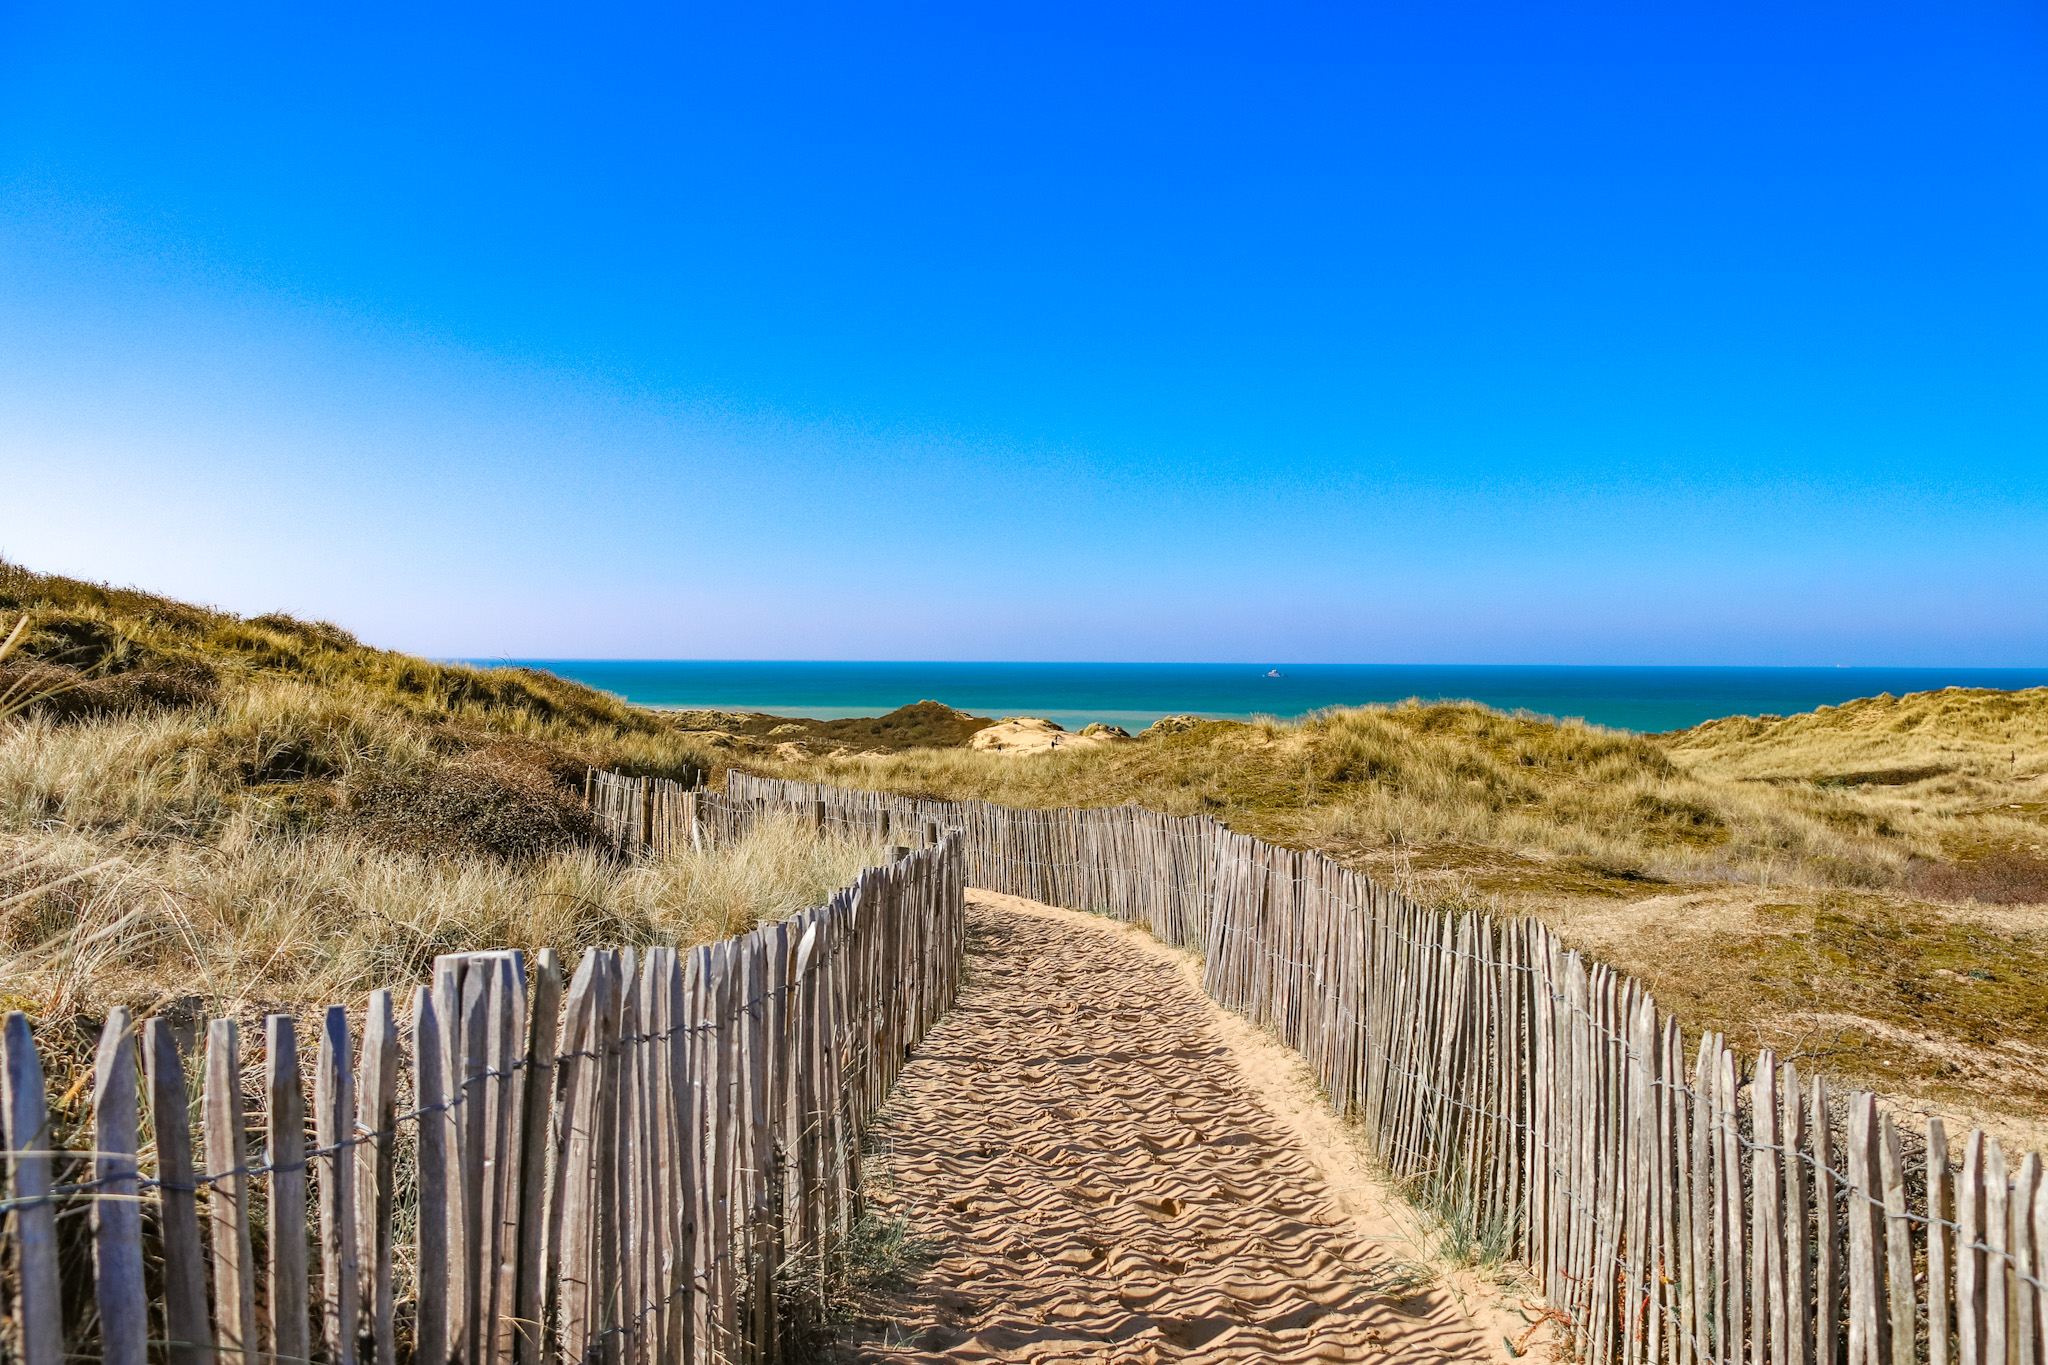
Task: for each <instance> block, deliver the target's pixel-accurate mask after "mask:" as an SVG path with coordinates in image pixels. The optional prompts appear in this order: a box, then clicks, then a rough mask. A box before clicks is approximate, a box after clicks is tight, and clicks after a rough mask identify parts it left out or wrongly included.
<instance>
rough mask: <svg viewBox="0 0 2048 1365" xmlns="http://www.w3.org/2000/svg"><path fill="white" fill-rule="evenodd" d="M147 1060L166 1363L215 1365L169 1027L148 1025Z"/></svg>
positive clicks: (187, 1120) (178, 1064)
mask: <svg viewBox="0 0 2048 1365" xmlns="http://www.w3.org/2000/svg"><path fill="white" fill-rule="evenodd" d="M10 1027H11V1024H10ZM9 1037H10V1039H11V1038H12V1035H11V1034H10V1035H9ZM142 1060H143V1066H144V1068H145V1069H146V1070H147V1072H148V1075H149V1122H150V1127H151V1129H152V1130H153V1131H154V1133H155V1135H156V1171H157V1182H158V1184H157V1217H158V1219H159V1227H160V1228H161V1236H162V1237H163V1246H164V1277H163V1285H164V1287H163V1296H164V1332H165V1336H166V1342H165V1348H164V1349H165V1358H166V1359H167V1360H168V1361H169V1362H170V1365H209V1362H211V1361H212V1359H213V1333H212V1330H211V1328H210V1327H209V1326H208V1324H207V1321H206V1262H205V1261H204V1260H203V1259H202V1255H203V1253H202V1252H201V1251H200V1247H199V1201H198V1186H197V1183H196V1176H195V1173H194V1171H193V1169H192V1127H191V1100H190V1095H189V1092H188V1091H187V1089H186V1086H185V1063H184V1058H183V1057H182V1056H180V1055H179V1052H178V1040H177V1037H176V1035H175V1034H174V1033H173V1032H172V1029H171V1025H170V1023H169V1022H168V1021H167V1020H164V1019H151V1020H150V1021H149V1022H147V1023H146V1024H144V1025H143V1027H142ZM9 1064H10V1066H11V1065H12V1056H11V1054H10V1058H9Z"/></svg>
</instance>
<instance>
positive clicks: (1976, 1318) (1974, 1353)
mask: <svg viewBox="0 0 2048 1365" xmlns="http://www.w3.org/2000/svg"><path fill="white" fill-rule="evenodd" d="M1984 1142H1985V1139H1984V1130H1983V1129H1981V1128H1973V1129H1971V1130H1970V1136H1969V1137H1968V1138H1966V1139H1964V1141H1963V1174H1962V1179H1961V1180H1960V1181H1959V1182H1958V1183H1957V1185H1956V1359H1957V1361H1958V1362H1959V1365H1986V1361H1987V1360H1988V1359H1989V1357H1988V1356H1987V1354H1986V1352H1985V1349H1984V1348H1985V1337H1984V1297H1985V1295H1984V1252H1983V1249H1982V1248H1983V1246H1984ZM1992 1365H1997V1363H1996V1362H1992Z"/></svg>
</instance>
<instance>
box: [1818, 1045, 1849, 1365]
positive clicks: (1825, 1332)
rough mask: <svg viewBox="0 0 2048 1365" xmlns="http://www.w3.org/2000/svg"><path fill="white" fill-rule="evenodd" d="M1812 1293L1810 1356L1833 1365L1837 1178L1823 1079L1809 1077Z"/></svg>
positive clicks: (1838, 1290) (1838, 1311)
mask: <svg viewBox="0 0 2048 1365" xmlns="http://www.w3.org/2000/svg"><path fill="white" fill-rule="evenodd" d="M1811 1118H1812V1120H1813V1213H1814V1253H1813V1260H1814V1266H1813V1295H1814V1305H1815V1307H1814V1331H1815V1340H1814V1360H1815V1361H1816V1362H1818V1365H1837V1362H1838V1361H1840V1360H1841V1356H1840V1353H1839V1350H1840V1346H1841V1340H1842V1332H1841V1322H1842V1282H1841V1276H1840V1269H1839V1266H1838V1264H1837V1257H1836V1255H1835V1229H1836V1227H1837V1226H1838V1224H1837V1223H1836V1221H1835V1198H1836V1195H1837V1194H1838V1193H1839V1192H1840V1184H1841V1182H1840V1181H1838V1180H1837V1179H1836V1178H1835V1170H1836V1167H1835V1164H1834V1163H1835V1161H1836V1160H1837V1157H1836V1155H1835V1153H1834V1151H1833V1140H1832V1133H1831V1131H1830V1129H1829V1125H1828V1088H1827V1082H1826V1081H1825V1080H1823V1079H1822V1078H1820V1077H1819V1076H1815V1077H1814V1078H1813V1108H1812V1110H1811Z"/></svg>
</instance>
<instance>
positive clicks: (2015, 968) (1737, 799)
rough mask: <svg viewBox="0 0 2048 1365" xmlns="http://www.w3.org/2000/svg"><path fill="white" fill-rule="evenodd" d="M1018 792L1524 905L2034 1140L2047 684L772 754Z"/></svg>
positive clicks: (1488, 905)
mask: <svg viewBox="0 0 2048 1365" xmlns="http://www.w3.org/2000/svg"><path fill="white" fill-rule="evenodd" d="M769 766H771V767H772V769H773V771H775V772H776V773H777V774H778V775H782V776H789V777H801V778H807V779H811V780H821V781H828V782H836V783H842V784H845V785H848V786H859V787H877V788H884V789H889V790H895V791H903V792H908V793H912V794H916V795H924V796H933V797H941V798H963V797H978V798H983V799H986V800H991V801H999V802H1003V803H1005V804H1009V805H1019V806H1058V805H1084V806H1086V805H1114V804H1118V803H1121V802H1124V801H1134V802H1136V803H1138V804H1140V805H1145V806H1150V807H1153V808H1155V809H1160V810H1166V811H1171V812H1174V813H1177V814H1193V813H1197V812H1206V813H1208V814H1211V815H1214V816H1215V817H1217V818H1219V819H1222V820H1225V821H1227V822H1228V823H1229V824H1231V825H1232V826H1233V827H1234V828H1237V829H1241V830H1244V831H1246V832H1248V833H1253V834H1257V835H1259V836H1261V837H1263V838H1266V839H1269V840H1272V841H1274V842H1276V843H1282V844H1292V845H1296V846H1309V847H1315V848H1319V849H1322V850H1323V851H1325V852H1326V853H1328V854H1330V855H1331V856H1333V857H1335V858H1337V859H1339V860H1340V861H1343V862H1346V863H1348V864H1350V865H1352V866H1355V867H1359V868H1362V869H1364V870H1366V871H1368V872H1370V873H1372V874H1373V875H1375V876H1378V877H1381V878H1383V879H1391V880H1393V881H1395V882H1397V883H1399V884H1402V885H1404V886H1405V887H1406V889H1408V890H1409V891H1410V892H1411V893H1412V894H1415V895H1417V896H1418V897H1420V898H1422V899H1425V900H1428V901H1432V902H1434V903H1436V904H1439V905H1442V906H1445V907H1446V908H1452V909H1484V910H1491V911H1494V912H1496V913H1501V914H1532V915H1536V916H1538V917H1540V918H1543V919H1545V920H1547V921H1549V922H1550V923H1552V924H1554V925H1556V926H1557V927H1558V928H1559V929H1560V930H1561V931H1562V932H1563V934H1564V935H1565V937H1566V940H1567V942H1570V943H1572V944H1573V945H1574V946H1577V947H1580V948H1582V949H1584V950H1586V951H1588V952H1590V953H1593V954H1595V955H1597V956H1598V957H1600V958H1601V959H1602V960H1605V961H1607V962H1610V963H1612V964H1614V965H1615V966H1617V967H1620V968H1622V969H1624V970H1627V971H1630V972H1632V973H1634V974H1636V975H1638V976H1640V977H1642V978H1643V979H1645V980H1646V981H1648V982H1649V983H1651V985H1652V987H1653V988H1654V989H1655V990H1656V992H1657V995H1658V998H1659V1000H1660V1002H1661V1003H1663V1004H1664V1006H1665V1007H1666V1008H1668V1009H1670V1010H1672V1011H1673V1012H1674V1013H1676V1014H1677V1016H1678V1017H1679V1018H1680V1020H1681V1021H1682V1022H1683V1023H1684V1024H1685V1025H1686V1027H1687V1028H1688V1029H1691V1030H1695V1031H1696V1030H1699V1029H1702V1028H1714V1029H1719V1030H1721V1031H1723V1032H1725V1033H1727V1034H1728V1035H1729V1036H1730V1037H1731V1038H1734V1039H1737V1040H1739V1041H1741V1042H1743V1043H1748V1044H1750V1045H1752V1046H1761V1045H1769V1046H1772V1047H1774V1048H1776V1049H1778V1050H1779V1052H1780V1053H1781V1054H1783V1055H1787V1056H1796V1057H1797V1058H1798V1059H1799V1060H1800V1062H1801V1064H1802V1065H1803V1066H1805V1067H1807V1068H1808V1069H1810V1070H1812V1069H1818V1070H1821V1071H1825V1072H1827V1073H1829V1074H1831V1075H1833V1076H1835V1077H1836V1078H1837V1079H1840V1080H1844V1081H1848V1082H1852V1083H1863V1084H1869V1085H1874V1086H1877V1087H1880V1088H1882V1089H1884V1090H1886V1091H1887V1092H1890V1093H1893V1094H1898V1095H1902V1096H1907V1097H1917V1098H1919V1099H1921V1100H1924V1101H1926V1102H1928V1103H1933V1104H1940V1105H1943V1106H1946V1107H1947V1108H1948V1109H1949V1110H1950V1112H1952V1113H1955V1112H1959V1111H1960V1112H1961V1113H1964V1114H1967V1115H1968V1116H1969V1117H1971V1118H1973V1119H1976V1120H1978V1121H1981V1122H1984V1123H1985V1124H1986V1125H1987V1126H1990V1127H1993V1128H1994V1129H1998V1130H2000V1131H2002V1132H2003V1133H2004V1134H2006V1135H2007V1136H2009V1137H2011V1138H2013V1139H2015V1140H2017V1141H2019V1142H2020V1143H2021V1144H2022V1145H2026V1146H2043V1145H2048V985H2044V984H2043V983H2044V981H2048V976H2044V974H2043V972H2042V970H2041V968H2042V967H2043V966H2048V907H2044V903H2048V858H2044V857H2043V844H2044V843H2048V832H2044V829H2043V820H2044V817H2048V691H2044V690H2035V691H2032V692H2022V693H1999V692H1984V691H1963V690H1957V689H1951V690H1949V691H1944V692H1935V693H1927V694H1921V695H1916V696H1911V697H1903V698H1893V697H1878V698H1871V699H1868V700H1864V701H1859V702H1853V703H1850V704H1849V705H1846V706H1842V707H1836V708H1828V709H1824V710H1822V711H1819V712H1815V713H1813V714H1811V715H1806V716H1794V717H1789V718H1777V717H1764V718H1757V719H1750V718H1744V717H1735V718H1732V719H1729V720H1721V721H1715V722H1712V723H1710V724H1707V725H1703V726H1700V727H1698V728H1696V729H1693V730H1688V731H1683V732H1679V733H1677V734H1671V735H1655V736H1637V735H1628V734H1621V733H1617V732H1612V731H1606V730H1601V729H1598V728H1597V727H1591V726H1586V725H1582V724H1576V723H1569V722H1567V723H1564V724H1559V723H1557V722H1554V721H1551V720H1548V719H1545V718H1542V717H1537V716H1530V715H1507V714H1503V713H1501V712H1498V711H1494V710H1490V709H1488V708H1486V707H1482V706H1476V705H1473V704H1470V703H1446V704H1434V705H1422V704H1417V703H1413V702H1410V703H1406V704H1403V705H1399V706H1386V707H1364V708H1359V709H1356V710H1342V711H1335V712H1331V713H1327V714H1325V715H1321V716H1317V717H1312V718H1310V719H1308V720H1306V721H1304V722H1301V723H1299V724H1288V725H1283V724H1274V723H1254V724H1236V723H1231V722H1220V721H1211V722H1201V723H1195V724H1189V723H1186V722H1184V721H1183V722H1178V723H1176V724H1174V725H1167V726H1160V727H1155V729H1154V731H1150V732H1147V734H1145V735H1143V736H1140V737H1139V738H1138V739H1137V740H1135V741H1132V742H1130V743H1124V744H1111V745H1105V746H1100V747H1095V748H1075V749H1071V750H1060V751H1057V752H1052V753H1043V754H1034V755H1029V756H1014V755H1003V754H989V753H983V752H971V751H967V750H958V749H953V750H926V751H919V752H914V753H902V754H871V755H842V756H838V757H830V758H824V757H819V758H809V759H790V758H783V757H779V758H778V760H777V761H775V762H774V763H772V764H771V765H769Z"/></svg>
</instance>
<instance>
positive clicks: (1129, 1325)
mask: <svg viewBox="0 0 2048 1365" xmlns="http://www.w3.org/2000/svg"><path fill="white" fill-rule="evenodd" d="M1004 903H1005V907H1006V908H1001V909H998V908H995V907H994V906H993V905H991V904H989V903H987V902H983V903H979V904H971V905H970V909H969V912H968V914H969V923H970V926H971V932H972V934H973V936H974V953H975V956H974V959H973V962H972V965H971V968H970V976H969V982H968V987H967V990H966V991H965V993H964V994H963V996H962V999H961V1001H960V1003H959V1005H958V1006H957V1007H956V1008H955V1009H954V1011H953V1013H952V1014H951V1015H950V1016H948V1018H947V1019H946V1020H945V1021H944V1022H943V1023H941V1024H940V1026H939V1027H938V1028H937V1029H935V1030H934V1031H933V1032H932V1034H931V1035H930V1036H929V1037H928V1038H927V1039H926V1041H925V1043H924V1045H923V1047H922V1048H921V1049H920V1051H919V1054H918V1056H917V1057H916V1059H915V1060H914V1061H912V1062H911V1064H910V1065H909V1066H908V1067H907V1068H906V1069H905V1071H904V1072H903V1075H902V1079H901V1081H900V1082H899V1088H898V1091H897V1094H896V1097H895V1098H894V1100H893V1101H892V1103H891V1105H890V1108H889V1114H888V1116H887V1127H886V1128H885V1129H884V1130H883V1133H882V1136H883V1138H884V1140H885V1141H886V1142H887V1143H888V1144H889V1150H888V1151H887V1153H886V1154H885V1156H884V1157H883V1158H882V1160H884V1161H885V1162H886V1164H887V1167H888V1172H889V1174H890V1176H891V1177H892V1178H893V1182H877V1183H878V1184H889V1183H893V1188H883V1189H880V1190H878V1192H877V1194H876V1197H875V1203H876V1204H877V1205H878V1206H879V1211H881V1212H884V1213H902V1214H904V1215H906V1216H907V1217H908V1218H909V1220H910V1223H911V1226H912V1229H913V1231H914V1233H915V1235H916V1236H918V1237H919V1238H920V1239H922V1240H924V1241H925V1242H927V1243H928V1244H930V1245H931V1246H933V1247H934V1248H935V1250H936V1251H937V1260H936V1261H935V1262H934V1263H932V1264H930V1265H928V1266H927V1267H925V1268H924V1269H923V1270H922V1271H921V1272H920V1273H919V1274H918V1276H917V1279H916V1282H915V1283H914V1284H913V1285H911V1286H909V1287H908V1288H907V1289H906V1290H904V1291H903V1292H902V1293H901V1294H900V1295H899V1296H898V1297H897V1299H896V1300H895V1301H894V1302H892V1303H890V1304H888V1305H886V1307H885V1308H884V1309H883V1312H884V1313H885V1314H886V1315H887V1316H888V1317H890V1318H893V1321H892V1322H888V1323H883V1322H880V1321H877V1322H872V1323H870V1324H868V1331H867V1334H866V1337H867V1339H866V1340H864V1341H861V1342H860V1343H858V1345H856V1346H855V1347H854V1348H853V1353H854V1355H855V1356H856V1358H859V1359H867V1360H890V1361H894V1360H905V1361H936V1360H947V1361H1046V1362H1051V1361H1077V1362H1078V1361H1088V1362H1117V1363H1118V1365H1123V1363H1124V1362H1132V1363H1134V1365H1135V1363H1137V1362H1153V1361H1183V1360H1185V1361H1214V1362H1225V1361H1231V1362H1235V1361H1356V1360H1378V1359H1381V1358H1383V1357H1387V1356H1399V1357H1411V1358H1430V1359H1442V1358H1451V1359H1458V1360H1464V1359H1475V1360H1476V1359H1483V1358H1484V1356H1483V1355H1482V1353H1481V1352H1480V1351H1479V1350H1478V1348H1477V1343H1476V1342H1475V1341H1474V1340H1473V1339H1472V1334H1471V1331H1470V1328H1469V1327H1468V1326H1467V1325H1466V1324H1465V1323H1464V1322H1463V1320H1462V1319H1461V1318H1459V1317H1458V1315H1457V1314H1456V1313H1455V1312H1454V1311H1451V1310H1449V1309H1448V1308H1447V1306H1446V1305H1445V1304H1444V1303H1443V1302H1441V1301H1440V1299H1439V1298H1438V1297H1437V1296H1434V1295H1432V1294H1429V1293H1427V1292H1423V1293H1414V1292H1409V1291H1407V1290H1405V1289H1403V1288H1401V1287H1400V1285H1401V1284H1402V1280H1401V1277H1400V1274H1399V1270H1398V1267H1397V1265H1396V1262H1395V1259H1394V1258H1393V1257H1391V1256H1389V1255H1387V1254H1385V1253H1384V1252H1383V1251H1381V1250H1380V1249H1378V1248H1376V1247H1374V1246H1373V1245H1372V1244H1370V1243H1366V1242H1362V1241H1360V1240H1359V1239H1358V1238H1357V1236H1356V1235H1355V1234H1354V1233H1353V1232H1352V1230H1351V1229H1350V1227H1349V1226H1348V1225H1347V1224H1345V1223H1344V1222H1343V1220H1341V1219H1340V1217H1339V1216H1338V1214H1337V1213H1336V1212H1335V1210H1334V1209H1333V1208H1332V1207H1331V1206H1330V1204H1329V1202H1328V1200H1327V1199H1326V1198H1325V1197H1324V1195H1323V1193H1322V1190H1321V1186H1320V1184H1319V1182H1318V1180H1317V1178H1316V1176H1315V1175H1314V1174H1313V1171H1312V1169H1311V1167H1310V1165H1309V1164H1308V1163H1307V1161H1305V1160H1304V1159H1303V1158H1302V1156H1301V1155H1300V1154H1299V1153H1298V1152H1297V1151H1296V1150H1295V1149H1294V1148H1293V1147H1292V1146H1291V1145H1290V1142H1289V1139H1288V1137H1287V1136H1286V1134H1285V1132H1284V1130H1283V1129H1282V1128H1281V1127H1280V1126H1279V1125H1278V1124H1277V1123H1276V1122H1275V1121H1274V1120H1273V1119H1272V1118H1271V1117H1270V1116H1269V1115H1268V1114H1267V1113H1266V1111H1265V1110H1264V1109H1263V1108H1262V1107H1261V1106H1260V1104H1259V1103H1258V1101H1257V1100H1256V1099H1255V1098H1254V1097H1253V1096H1252V1094H1251V1093H1250V1092H1249V1091H1248V1090H1247V1089H1246V1087H1245V1085H1244V1084H1243V1082H1242V1081H1241V1080H1240V1078H1239V1076H1238V1074H1237V1072H1236V1070H1235V1069H1234V1067H1233V1066H1232V1063H1231V1061H1230V1058H1229V1055H1228V1053H1227V1051H1226V1049H1225V1048H1224V1046H1223V1045H1222V1043H1221V1041H1220V1040H1219V1039H1218V1037H1217V1036H1216V1034H1215V1032H1214V1030H1213V1028H1212V1026H1211V1024H1210V1021H1209V1015H1208V1007H1207V1005H1206V1004H1205V1003H1204V1002H1203V1001H1202V1000H1201V999H1200V998H1199V997H1198V996H1196V995H1195V993H1194V992H1193V990H1192V989H1191V988H1190V987H1189V986H1188V984H1187V983H1186V981H1185V980H1184V979H1183V978H1182V977H1181V976H1180V974H1179V973H1178V972H1177V971H1176V970H1175V969H1174V968H1173V967H1172V966H1171V965H1169V964H1167V963H1164V962H1161V961H1160V960H1158V959H1157V958H1156V957H1153V956H1149V955H1147V954H1145V953H1143V952H1140V951H1138V950H1137V949H1136V948H1135V947H1133V946H1132V945H1131V944H1129V943H1127V942H1124V941H1121V940H1120V939H1119V938H1118V937H1117V936H1116V935H1114V934H1111V933H1108V932H1105V931H1103V930H1100V929H1095V928H1093V927H1090V926H1085V925H1077V924H1074V923H1072V922H1070V921H1061V920H1055V919H1051V918H1046V917H1041V916H1038V915H1035V914H1029V913H1023V912H1019V911H1017V910H1014V909H1010V908H1007V907H1008V906H1011V905H1014V904H1015V902H1014V901H1013V900H1011V899H1010V898H1005V901H1004Z"/></svg>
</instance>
